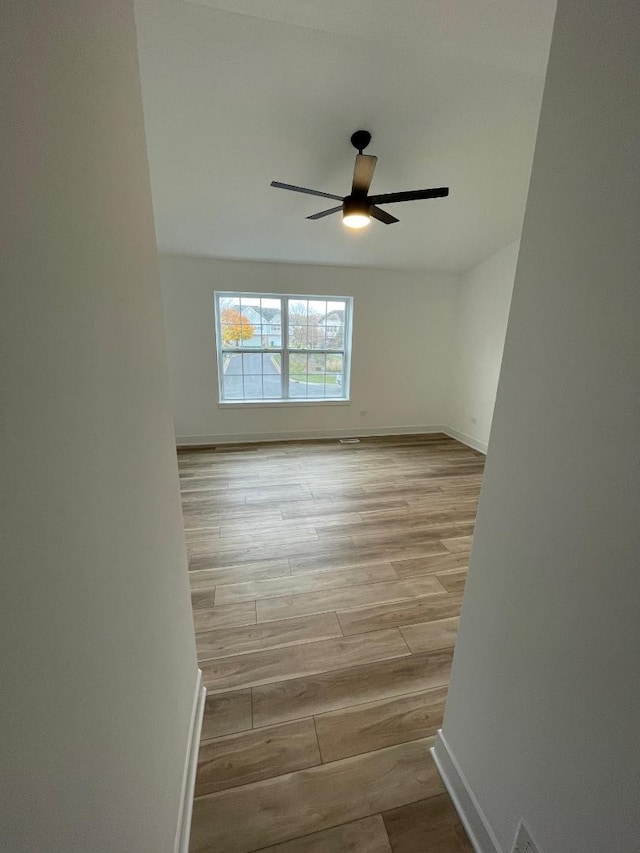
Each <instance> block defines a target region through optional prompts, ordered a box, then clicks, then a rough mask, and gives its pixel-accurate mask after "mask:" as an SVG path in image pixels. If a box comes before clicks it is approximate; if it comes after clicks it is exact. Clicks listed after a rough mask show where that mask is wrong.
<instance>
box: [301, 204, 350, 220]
mask: <svg viewBox="0 0 640 853" xmlns="http://www.w3.org/2000/svg"><path fill="white" fill-rule="evenodd" d="M339 210H342V205H341V204H340V205H338V207H330V208H329V210H322V211H320V213H314V214H313V216H307V219H322V217H323V216H331V214H332V213H337V212H338V211H339Z"/></svg>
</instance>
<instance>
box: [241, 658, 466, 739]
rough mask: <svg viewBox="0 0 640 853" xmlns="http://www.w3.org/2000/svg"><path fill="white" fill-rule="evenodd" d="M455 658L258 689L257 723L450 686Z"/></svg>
mask: <svg viewBox="0 0 640 853" xmlns="http://www.w3.org/2000/svg"><path fill="white" fill-rule="evenodd" d="M452 658H453V651H452V650H450V649H445V650H442V651H436V652H433V653H432V654H427V655H411V656H410V657H401V658H396V659H394V660H387V661H380V662H376V663H371V664H365V665H361V666H355V667H352V668H350V669H341V670H336V671H333V672H326V673H322V674H318V675H312V676H308V677H304V678H297V679H293V680H290V681H281V682H278V683H274V684H268V685H265V686H263V687H254V688H253V690H252V691H251V693H252V698H253V724H254V726H266V725H272V724H274V723H279V722H284V721H285V720H293V719H296V718H297V717H308V716H310V715H311V714H316V715H317V714H322V713H326V712H327V711H335V710H337V709H338V708H345V707H348V706H349V705H357V704H363V703H365V702H373V701H379V700H381V699H387V698H390V697H392V696H400V695H402V694H405V693H417V692H419V691H421V690H430V689H433V688H435V687H442V686H443V685H446V684H448V682H449V672H450V669H451V660H452Z"/></svg>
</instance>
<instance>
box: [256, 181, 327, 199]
mask: <svg viewBox="0 0 640 853" xmlns="http://www.w3.org/2000/svg"><path fill="white" fill-rule="evenodd" d="M271 186H272V187H277V189H279V190H292V191H293V192H294V193H306V194H307V195H319V196H322V197H323V198H335V199H336V200H339V201H342V196H341V195H334V194H333V193H322V192H320V190H308V189H307V188H306V187H294V186H293V184H281V183H280V181H271Z"/></svg>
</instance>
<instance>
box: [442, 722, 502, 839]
mask: <svg viewBox="0 0 640 853" xmlns="http://www.w3.org/2000/svg"><path fill="white" fill-rule="evenodd" d="M431 755H432V756H433V760H434V761H435V763H436V767H437V768H438V772H439V773H440V776H441V778H442V781H443V782H444V785H445V788H446V789H447V791H448V792H449V796H450V797H451V800H452V801H453V805H454V806H455V808H456V811H457V812H458V815H459V816H460V820H461V821H462V823H463V824H464V828H465V829H466V831H467V835H468V836H469V840H470V841H471V844H472V845H473V849H474V850H475V851H476V853H502V849H501V847H500V845H499V844H498V842H497V840H496V837H495V835H494V834H493V832H492V830H491V827H490V826H489V822H488V821H487V818H486V817H485V815H484V813H483V811H482V809H481V808H480V805H479V804H478V801H477V800H476V798H475V796H474V794H473V791H472V790H471V788H470V787H469V783H468V782H467V780H466V779H465V777H464V774H463V772H462V770H461V769H460V766H459V765H458V762H457V761H456V759H455V756H454V755H453V753H452V752H451V749H450V747H449V744H448V743H447V741H446V739H445V736H444V735H443V733H442V729H438V734H437V735H436V741H435V744H434V746H432V748H431Z"/></svg>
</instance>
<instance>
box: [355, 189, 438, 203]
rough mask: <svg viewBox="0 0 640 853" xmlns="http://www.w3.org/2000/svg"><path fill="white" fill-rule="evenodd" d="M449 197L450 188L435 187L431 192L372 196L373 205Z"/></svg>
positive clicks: (370, 197) (415, 191)
mask: <svg viewBox="0 0 640 853" xmlns="http://www.w3.org/2000/svg"><path fill="white" fill-rule="evenodd" d="M448 195H449V187H435V188H434V189H431V190H409V191H408V192H404V193H385V194H384V195H370V196H369V201H370V202H371V203H372V204H395V202H398V201H418V200H419V199H422V198H444V197H445V196H448Z"/></svg>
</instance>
